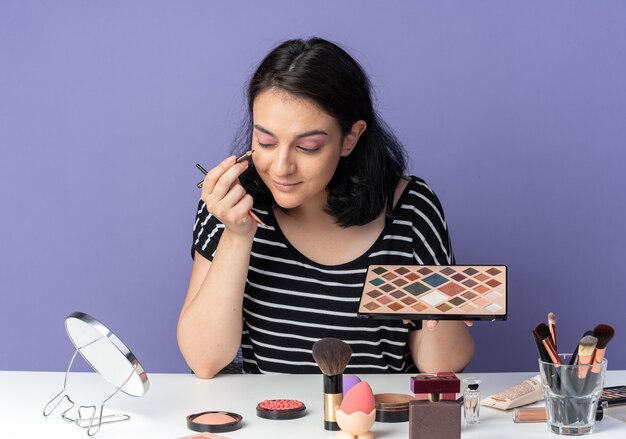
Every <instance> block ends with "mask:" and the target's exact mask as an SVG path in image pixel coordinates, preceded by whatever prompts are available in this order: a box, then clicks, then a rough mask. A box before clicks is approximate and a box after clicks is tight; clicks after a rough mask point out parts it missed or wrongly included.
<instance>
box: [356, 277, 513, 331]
mask: <svg viewBox="0 0 626 439" xmlns="http://www.w3.org/2000/svg"><path fill="white" fill-rule="evenodd" d="M506 291H507V267H506V266H504V265H370V266H369V267H368V269H367V276H366V278H365V282H364V284H363V293H362V294H361V301H360V303H359V310H358V313H357V315H358V316H359V317H362V318H379V319H389V318H394V319H403V320H431V319H432V320H506V315H507V305H506Z"/></svg>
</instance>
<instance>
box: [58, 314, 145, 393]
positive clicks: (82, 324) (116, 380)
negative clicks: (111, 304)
mask: <svg viewBox="0 0 626 439" xmlns="http://www.w3.org/2000/svg"><path fill="white" fill-rule="evenodd" d="M65 330H66V331H67V335H68V336H69V338H70V340H71V341H72V343H73V344H74V346H75V347H76V349H77V350H78V351H79V352H80V353H81V355H82V356H83V358H84V359H85V361H87V363H89V365H90V366H91V367H92V368H93V369H94V370H95V371H96V372H98V373H99V374H100V375H101V376H102V377H103V378H104V379H105V380H106V381H108V382H109V383H110V384H112V385H113V386H115V387H116V388H118V389H120V390H121V391H122V392H124V393H126V394H128V395H131V396H142V395H143V394H145V393H146V392H147V391H148V389H149V388H150V383H149V382H148V375H146V372H145V371H144V370H143V367H141V364H139V361H137V358H136V357H135V356H134V355H133V353H132V352H131V351H130V349H128V348H127V347H126V345H125V344H124V343H122V341H121V340H120V339H119V338H117V336H116V335H115V334H113V333H112V332H111V331H110V330H109V329H108V328H107V327H106V326H104V325H103V324H102V323H100V322H99V321H98V320H96V319H94V318H93V317H91V316H90V315H88V314H85V313H82V312H75V313H72V314H70V315H69V316H68V317H67V318H66V319H65Z"/></svg>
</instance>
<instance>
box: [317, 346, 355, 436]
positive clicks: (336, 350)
mask: <svg viewBox="0 0 626 439" xmlns="http://www.w3.org/2000/svg"><path fill="white" fill-rule="evenodd" d="M312 353H313V359H314V360H315V362H316V363H317V365H318V366H319V368H320V370H321V371H322V373H323V374H324V429H325V430H331V431H337V430H339V425H337V418H336V416H335V411H336V410H337V407H339V406H340V405H341V400H342V399H343V372H344V370H346V366H347V365H348V362H349V361H350V357H352V349H350V346H348V345H347V344H346V343H344V342H343V341H341V340H339V339H337V338H323V339H321V340H319V341H317V342H315V344H314V345H313V352H312Z"/></svg>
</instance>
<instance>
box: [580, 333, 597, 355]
mask: <svg viewBox="0 0 626 439" xmlns="http://www.w3.org/2000/svg"><path fill="white" fill-rule="evenodd" d="M596 344H598V339H597V338H595V337H594V336H593V335H585V336H584V337H583V338H581V339H580V343H578V358H580V357H588V356H591V355H593V350H594V349H595V348H596Z"/></svg>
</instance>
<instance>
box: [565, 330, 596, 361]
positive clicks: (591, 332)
mask: <svg viewBox="0 0 626 439" xmlns="http://www.w3.org/2000/svg"><path fill="white" fill-rule="evenodd" d="M588 335H593V331H585V333H584V334H583V337H586V336H588ZM577 362H578V345H576V349H574V352H573V353H572V356H571V357H570V359H569V365H570V366H573V365H574V364H576V363H577Z"/></svg>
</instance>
